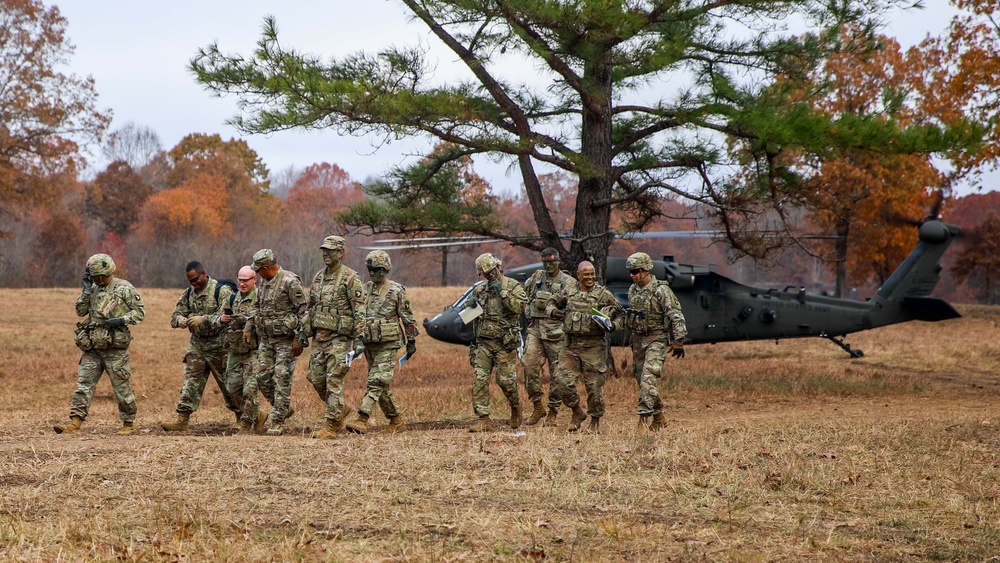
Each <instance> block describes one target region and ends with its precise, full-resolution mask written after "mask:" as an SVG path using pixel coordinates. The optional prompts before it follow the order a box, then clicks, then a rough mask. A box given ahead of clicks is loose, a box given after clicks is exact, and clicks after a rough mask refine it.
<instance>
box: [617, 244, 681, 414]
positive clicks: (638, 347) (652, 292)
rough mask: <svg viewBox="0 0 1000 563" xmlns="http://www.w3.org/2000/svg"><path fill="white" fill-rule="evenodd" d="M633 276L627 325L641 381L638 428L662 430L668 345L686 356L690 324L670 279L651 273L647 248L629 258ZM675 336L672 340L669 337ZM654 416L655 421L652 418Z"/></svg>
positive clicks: (637, 376) (627, 266) (630, 270)
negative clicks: (662, 387)
mask: <svg viewBox="0 0 1000 563" xmlns="http://www.w3.org/2000/svg"><path fill="white" fill-rule="evenodd" d="M625 267H626V268H628V272H629V275H630V276H632V286H631V287H629V289H628V304H629V308H628V310H627V311H626V314H625V326H626V328H628V329H629V330H630V331H632V369H633V370H634V371H635V378H636V381H637V382H638V383H639V425H638V429H640V430H643V429H646V428H647V427H648V429H649V430H654V431H655V430H659V429H660V428H663V427H664V425H665V423H664V420H663V400H662V399H660V392H659V390H658V389H657V386H658V385H659V381H660V374H661V373H662V372H663V362H664V361H665V360H666V356H667V347H668V346H669V347H670V349H671V355H672V356H673V357H675V358H683V357H684V337H686V336H687V325H686V324H685V323H684V314H683V313H682V312H681V304H680V302H679V301H677V297H676V296H675V295H674V292H673V291H671V289H670V286H669V285H668V284H667V282H665V281H662V280H658V279H656V278H655V277H653V275H652V274H651V273H650V270H652V269H653V260H652V259H650V257H649V255H648V254H646V253H645V252H636V253H635V254H633V255H631V256H629V257H628V259H626V260H625ZM670 336H672V337H673V341H672V343H671V342H669V341H668V338H669V337H670ZM650 417H652V418H653V420H652V422H649V418H650Z"/></svg>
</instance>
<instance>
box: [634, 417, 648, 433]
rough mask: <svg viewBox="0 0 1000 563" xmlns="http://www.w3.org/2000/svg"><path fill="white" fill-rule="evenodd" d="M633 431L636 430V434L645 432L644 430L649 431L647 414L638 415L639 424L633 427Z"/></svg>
mask: <svg viewBox="0 0 1000 563" xmlns="http://www.w3.org/2000/svg"><path fill="white" fill-rule="evenodd" d="M635 430H636V432H645V431H646V430H649V415H648V414H640V415H639V424H636V425H635Z"/></svg>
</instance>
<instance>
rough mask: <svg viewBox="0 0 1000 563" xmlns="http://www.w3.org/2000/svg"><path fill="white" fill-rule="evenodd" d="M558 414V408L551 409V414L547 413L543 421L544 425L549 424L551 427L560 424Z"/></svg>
mask: <svg viewBox="0 0 1000 563" xmlns="http://www.w3.org/2000/svg"><path fill="white" fill-rule="evenodd" d="M558 414H559V411H557V410H556V409H551V410H549V414H547V415H545V422H543V423H542V426H547V427H551V428H555V427H556V426H559V422H558V421H557V420H556V417H557V415H558Z"/></svg>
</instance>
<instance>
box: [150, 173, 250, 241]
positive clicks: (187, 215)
mask: <svg viewBox="0 0 1000 563" xmlns="http://www.w3.org/2000/svg"><path fill="white" fill-rule="evenodd" d="M206 197H210V198H212V201H213V205H205V201H206ZM226 207H227V195H226V191H225V178H224V177H222V176H220V175H217V174H214V173H208V172H206V173H202V174H197V175H195V176H193V177H192V178H191V179H189V180H187V181H186V182H184V183H183V184H181V185H180V186H178V187H176V188H171V189H169V190H163V191H161V192H157V193H156V194H154V195H153V196H151V197H150V198H149V200H148V201H147V202H146V205H145V206H143V209H142V213H141V214H140V217H139V223H138V228H137V229H136V235H138V236H139V237H140V238H141V239H143V240H144V241H146V242H147V243H164V242H185V241H193V240H195V239H200V240H202V241H205V242H213V241H216V240H218V239H219V238H222V237H225V236H229V235H231V234H232V225H231V224H230V222H229V221H228V218H227V217H226V216H225V209H226Z"/></svg>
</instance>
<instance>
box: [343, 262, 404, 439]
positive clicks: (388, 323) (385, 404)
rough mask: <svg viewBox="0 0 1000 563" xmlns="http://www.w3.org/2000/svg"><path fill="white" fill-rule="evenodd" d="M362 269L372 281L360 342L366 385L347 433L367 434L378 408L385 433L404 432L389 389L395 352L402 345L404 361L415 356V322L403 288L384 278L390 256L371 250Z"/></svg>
mask: <svg viewBox="0 0 1000 563" xmlns="http://www.w3.org/2000/svg"><path fill="white" fill-rule="evenodd" d="M365 266H367V268H368V277H369V278H370V279H371V281H369V282H368V283H367V284H365V296H364V309H363V312H364V318H363V321H362V322H363V324H362V327H361V341H362V343H363V346H364V354H365V359H366V360H368V382H367V389H366V392H365V396H364V398H363V399H361V405H360V406H358V414H357V416H356V417H355V419H354V420H352V421H351V422H348V423H347V429H348V430H350V431H351V432H354V433H355V434H364V433H365V432H367V431H368V419H369V417H370V416H371V413H372V411H373V410H375V405H376V404H377V405H378V406H379V407H380V408H381V409H382V414H384V415H385V417H386V418H387V419H389V426H387V427H386V428H385V430H384V432H390V433H392V432H401V431H402V430H404V429H405V425H404V423H403V416H402V411H401V410H400V408H399V404H398V403H397V402H396V397H395V396H394V395H393V394H392V390H391V389H389V385H390V384H391V383H392V376H393V374H394V373H395V371H396V351H397V350H399V348H400V347H401V346H402V345H403V342H404V341H405V342H406V359H410V358H412V357H413V355H414V354H416V353H417V341H416V338H417V335H418V334H419V331H418V330H417V321H416V319H414V318H413V310H412V309H411V308H410V300H409V299H407V297H406V288H404V287H403V286H401V285H399V284H398V283H396V282H394V281H392V280H390V279H387V278H386V276H387V275H388V274H389V270H390V269H391V268H392V262H391V261H390V260H389V255H388V254H386V253H385V252H384V251H381V250H373V251H371V252H369V253H368V256H366V257H365ZM356 350H357V348H356Z"/></svg>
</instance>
